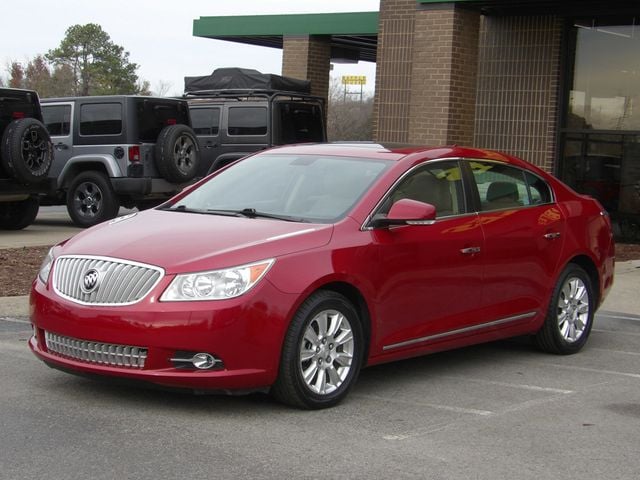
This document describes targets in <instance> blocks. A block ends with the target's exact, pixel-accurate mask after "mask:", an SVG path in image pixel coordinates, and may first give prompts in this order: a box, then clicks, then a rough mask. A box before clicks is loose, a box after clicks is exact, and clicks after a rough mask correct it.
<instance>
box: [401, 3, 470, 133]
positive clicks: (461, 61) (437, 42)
mask: <svg viewBox="0 0 640 480" xmlns="http://www.w3.org/2000/svg"><path fill="white" fill-rule="evenodd" d="M415 18H416V24H415V34H414V40H413V75H412V82H411V108H410V111H409V140H410V142H411V143H418V144H426V145H443V144H444V145H450V144H459V145H471V144H472V142H473V128H474V119H475V101H476V73H477V63H478V35H479V22H480V15H479V14H478V13H477V12H475V11H471V10H466V9H463V8H454V7H449V8H447V9H441V10H432V9H429V10H419V11H417V12H416V16H415Z"/></svg>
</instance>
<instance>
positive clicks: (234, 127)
mask: <svg viewBox="0 0 640 480" xmlns="http://www.w3.org/2000/svg"><path fill="white" fill-rule="evenodd" d="M227 132H228V133H229V135H266V134H267V109H266V108H265V107H230V108H229V123H228V126H227Z"/></svg>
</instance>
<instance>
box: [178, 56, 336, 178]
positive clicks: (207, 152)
mask: <svg viewBox="0 0 640 480" xmlns="http://www.w3.org/2000/svg"><path fill="white" fill-rule="evenodd" d="M309 91H310V82H309V81H307V80H297V79H292V78H287V77H281V76H279V75H272V74H263V73H260V72H258V71H257V70H250V69H241V68H219V69H217V70H215V71H214V72H213V73H212V74H211V75H206V76H202V77H186V78H185V92H186V93H185V98H186V99H187V101H188V102H189V109H190V111H191V121H192V123H193V129H194V131H195V133H196V135H197V136H198V141H199V145H200V153H201V162H200V167H199V169H198V176H204V175H206V174H208V173H211V172H213V171H215V170H218V169H219V168H222V167H224V166H225V165H227V164H229V163H231V162H233V161H235V160H237V159H239V158H241V157H244V156H246V155H248V154H250V153H253V152H256V151H258V150H262V149H265V148H269V147H272V146H275V145H285V144H292V143H308V142H325V141H326V139H327V135H326V128H325V115H324V100H323V99H322V98H320V97H317V96H314V95H311V94H310V93H309Z"/></svg>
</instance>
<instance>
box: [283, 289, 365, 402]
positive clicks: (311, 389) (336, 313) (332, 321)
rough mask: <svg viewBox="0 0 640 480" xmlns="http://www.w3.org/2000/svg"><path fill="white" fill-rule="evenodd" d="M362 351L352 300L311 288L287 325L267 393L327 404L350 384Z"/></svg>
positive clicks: (343, 393)
mask: <svg viewBox="0 0 640 480" xmlns="http://www.w3.org/2000/svg"><path fill="white" fill-rule="evenodd" d="M363 351H364V336H363V333H362V325H361V323H360V319H359V318H358V314H357V312H356V310H355V308H354V307H353V305H352V304H351V303H350V302H349V301H348V300H347V299H346V298H345V297H343V296H342V295H340V294H338V293H335V292H331V291H319V292H316V293H314V294H313V295H311V296H310V297H309V298H308V299H307V300H306V301H305V302H304V303H303V304H302V306H301V307H300V309H299V310H298V312H297V313H296V314H295V316H294V318H293V320H292V322H291V325H290V326H289V330H288V331H287V334H286V337H285V341H284V345H283V347H282V356H281V359H280V369H279V372H278V379H277V380H276V383H275V384H274V385H273V387H272V389H271V393H272V394H273V396H274V397H275V398H276V399H278V400H279V401H281V402H283V403H286V404H288V405H291V406H294V407H297V408H304V409H320V408H327V407H332V406H334V405H336V404H337V403H338V402H340V401H341V400H342V399H344V398H345V397H346V395H347V393H348V392H349V389H350V388H351V387H352V386H353V384H354V383H355V381H356V379H357V377H358V373H359V371H360V366H361V364H362V357H363ZM305 374H306V376H305ZM305 378H306V379H305Z"/></svg>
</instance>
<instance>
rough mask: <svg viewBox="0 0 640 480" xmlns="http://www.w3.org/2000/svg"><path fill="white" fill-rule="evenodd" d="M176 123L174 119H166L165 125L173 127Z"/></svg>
mask: <svg viewBox="0 0 640 480" xmlns="http://www.w3.org/2000/svg"><path fill="white" fill-rule="evenodd" d="M176 123H178V122H177V121H176V119H175V118H168V119H167V125H175V124H176Z"/></svg>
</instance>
